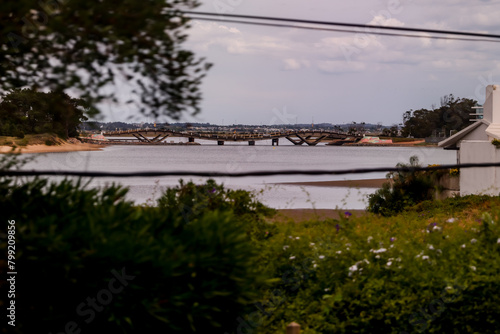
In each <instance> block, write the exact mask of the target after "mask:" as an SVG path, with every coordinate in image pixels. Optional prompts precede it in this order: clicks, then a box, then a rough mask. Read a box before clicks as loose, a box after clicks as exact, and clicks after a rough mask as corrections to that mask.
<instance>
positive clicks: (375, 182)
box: [277, 179, 387, 188]
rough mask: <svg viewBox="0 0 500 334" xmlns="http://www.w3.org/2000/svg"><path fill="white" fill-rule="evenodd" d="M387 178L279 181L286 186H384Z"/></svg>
mask: <svg viewBox="0 0 500 334" xmlns="http://www.w3.org/2000/svg"><path fill="white" fill-rule="evenodd" d="M385 182H387V179H367V180H341V181H318V182H287V183H277V184H280V185H284V186H311V187H343V188H382V185H383V184H384V183H385Z"/></svg>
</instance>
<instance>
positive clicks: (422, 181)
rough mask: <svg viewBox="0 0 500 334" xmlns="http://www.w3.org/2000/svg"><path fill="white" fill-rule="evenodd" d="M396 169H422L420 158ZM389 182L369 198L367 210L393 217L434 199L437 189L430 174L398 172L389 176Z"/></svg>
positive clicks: (412, 158) (414, 158)
mask: <svg viewBox="0 0 500 334" xmlns="http://www.w3.org/2000/svg"><path fill="white" fill-rule="evenodd" d="M396 167H402V168H412V167H420V165H419V163H418V157H416V156H413V157H411V158H410V163H409V164H401V163H399V164H397V166H396ZM387 180H388V182H386V183H384V184H383V186H382V188H381V189H379V190H377V191H376V192H375V193H374V194H371V195H369V197H368V208H367V210H368V211H370V212H373V213H377V214H381V215H383V216H391V215H394V214H397V213H398V212H401V211H403V210H404V209H405V208H407V207H410V206H412V205H415V204H417V203H420V202H422V201H425V200H430V199H432V198H433V192H434V189H435V186H434V184H435V183H434V181H433V178H432V177H431V175H430V174H429V173H425V172H415V171H398V172H391V173H388V174H387Z"/></svg>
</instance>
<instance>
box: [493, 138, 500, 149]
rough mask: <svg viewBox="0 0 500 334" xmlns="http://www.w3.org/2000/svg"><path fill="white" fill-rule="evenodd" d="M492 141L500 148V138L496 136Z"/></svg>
mask: <svg viewBox="0 0 500 334" xmlns="http://www.w3.org/2000/svg"><path fill="white" fill-rule="evenodd" d="M491 143H492V144H493V145H494V146H495V147H496V148H500V140H498V139H496V138H495V139H493V140H492V141H491Z"/></svg>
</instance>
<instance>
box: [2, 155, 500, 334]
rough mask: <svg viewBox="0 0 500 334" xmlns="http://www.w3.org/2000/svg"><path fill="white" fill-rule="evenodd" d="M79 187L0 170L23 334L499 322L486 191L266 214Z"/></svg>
mask: <svg viewBox="0 0 500 334" xmlns="http://www.w3.org/2000/svg"><path fill="white" fill-rule="evenodd" d="M8 159H9V158H8V157H4V158H1V159H0V169H1V166H2V165H3V166H4V168H8V167H10V168H12V167H13V166H14V165H15V163H14V162H12V161H9V160H8ZM1 161H3V163H2V162H1ZM412 163H416V161H415V160H413V161H412ZM80 182H81V181H80ZM80 182H72V181H68V180H65V181H61V182H57V183H51V182H48V181H46V180H43V179H35V180H31V181H30V180H26V179H19V180H14V179H10V178H5V177H3V178H0V211H1V212H2V214H5V216H6V217H8V218H9V219H11V220H15V225H16V242H17V247H18V249H17V250H16V254H18V255H17V256H16V265H17V266H19V268H23V275H18V276H17V281H16V290H18V291H19V294H17V295H16V306H17V312H18V314H22V315H23V317H19V320H18V322H17V324H16V329H17V331H18V332H19V333H34V332H57V331H62V330H64V328H65V326H66V324H67V323H68V321H75V323H76V326H78V329H81V330H82V331H85V330H86V331H89V332H107V333H117V332H120V333H142V332H168V333H195V332H202V331H205V332H210V333H212V332H220V333H257V334H271V333H283V332H284V329H285V326H286V324H288V323H290V322H292V321H295V322H298V323H299V324H300V325H301V327H302V333H306V334H320V333H421V332H428V333H449V332H454V333H497V332H498V328H500V321H499V320H498V316H497V315H498V314H499V313H500V300H499V297H498V296H500V276H499V275H498V272H499V271H500V219H499V218H500V209H499V208H500V197H498V196H495V197H490V196H466V197H456V198H449V199H446V200H444V201H432V200H425V201H422V202H420V203H419V204H417V205H414V206H408V207H405V208H404V209H403V210H401V211H400V212H399V213H397V214H394V215H392V216H390V217H384V216H381V215H373V214H369V215H365V216H362V217H355V216H353V215H351V214H350V213H349V212H345V214H344V215H343V216H342V217H341V218H339V219H324V220H319V219H318V220H309V221H306V222H301V223H295V222H294V223H290V222H276V223H269V221H271V219H270V218H271V215H272V214H273V210H271V209H269V208H266V207H265V206H263V205H262V204H261V203H259V202H258V201H257V200H256V199H255V197H254V196H253V194H251V193H249V192H246V191H243V190H237V191H233V190H227V189H225V188H224V187H223V186H221V185H218V184H216V183H215V182H214V181H208V182H207V183H205V184H201V185H196V184H194V183H191V182H188V183H184V182H181V183H180V184H179V185H178V186H176V187H173V188H171V189H168V190H167V191H166V192H165V193H163V194H162V196H161V197H160V199H159V200H158V201H157V202H156V203H151V204H155V205H144V206H135V205H133V204H132V203H131V202H128V201H127V200H125V198H124V196H125V194H126V192H127V190H126V189H124V188H121V187H117V186H110V187H107V188H103V189H100V190H97V189H88V188H87V187H85V186H84V185H83V184H82V183H80ZM6 247H7V246H6V244H5V243H2V244H0V250H1V251H2V252H4V253H5V252H6ZM118 277H121V280H120V279H118ZM110 282H113V283H112V284H113V285H110ZM118 282H120V284H118ZM111 288H112V290H111ZM54 291H57V292H58V293H57V294H55V293H54ZM35 295H36V296H37V298H33V296H35ZM89 297H90V298H94V300H95V303H97V304H96V305H97V306H98V307H97V308H93V307H91V306H90V305H89V304H88V303H89V302H88V300H89V299H88V298H89ZM104 304H106V305H104ZM78 310H79V311H80V312H78ZM91 315H92V316H91ZM450 329H452V331H451V330H450Z"/></svg>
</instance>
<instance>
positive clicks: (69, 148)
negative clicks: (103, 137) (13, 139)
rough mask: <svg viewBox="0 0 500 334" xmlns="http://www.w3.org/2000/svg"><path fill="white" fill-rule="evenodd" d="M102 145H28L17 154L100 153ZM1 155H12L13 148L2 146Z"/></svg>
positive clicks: (0, 147)
mask: <svg viewBox="0 0 500 334" xmlns="http://www.w3.org/2000/svg"><path fill="white" fill-rule="evenodd" d="M103 147H105V146H102V145H95V144H87V143H78V144H71V143H64V144H61V145H53V146H48V145H27V146H18V147H17V148H16V151H15V153H57V152H76V151H100V150H101V149H102V148H103ZM0 153H12V147H10V146H0Z"/></svg>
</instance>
